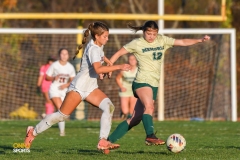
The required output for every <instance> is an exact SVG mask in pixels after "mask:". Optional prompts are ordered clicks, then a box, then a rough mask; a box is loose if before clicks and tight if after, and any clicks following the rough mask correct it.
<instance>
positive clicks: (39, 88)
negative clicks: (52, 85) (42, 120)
mask: <svg viewBox="0 0 240 160" xmlns="http://www.w3.org/2000/svg"><path fill="white" fill-rule="evenodd" d="M41 93H42V92H41V87H39V86H37V95H39V96H40V95H41Z"/></svg>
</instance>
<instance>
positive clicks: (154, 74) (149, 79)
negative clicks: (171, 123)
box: [108, 21, 210, 145]
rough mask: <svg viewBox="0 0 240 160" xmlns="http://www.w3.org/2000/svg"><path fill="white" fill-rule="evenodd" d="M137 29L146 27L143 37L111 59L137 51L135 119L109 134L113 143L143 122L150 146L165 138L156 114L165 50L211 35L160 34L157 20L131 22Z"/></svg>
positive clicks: (134, 90) (203, 40)
mask: <svg viewBox="0 0 240 160" xmlns="http://www.w3.org/2000/svg"><path fill="white" fill-rule="evenodd" d="M128 27H129V28H131V29H133V30H134V31H136V32H137V31H138V30H142V31H143V36H142V37H140V38H136V39H134V40H132V41H131V42H129V43H128V44H126V45H124V46H123V47H122V48H121V49H120V50H119V51H117V52H116V53H115V54H114V55H113V56H112V58H111V59H110V61H111V62H112V63H114V62H115V61H116V60H117V59H118V58H119V57H120V56H122V55H124V54H127V53H133V54H134V55H135V57H136V59H137V61H138V72H137V76H136V78H135V80H134V81H133V84H132V89H133V93H134V96H135V97H136V98H138V100H137V103H136V105H135V108H134V112H133V115H132V117H131V118H129V119H127V120H125V121H123V122H122V123H120V124H119V125H118V127H117V128H116V129H115V130H114V131H113V133H112V134H111V135H110V136H109V137H108V140H109V141H110V142H112V143H114V142H115V141H117V140H118V139H120V138H121V137H122V136H123V135H125V134H126V133H127V132H128V131H129V130H130V129H131V128H132V127H134V126H136V125H138V124H139V123H140V122H141V121H142V122H143V126H144V129H145V132H146V139H145V143H146V144H147V145H163V144H165V142H164V140H161V139H159V138H157V137H156V135H155V134H154V125H153V117H152V116H153V113H154V101H155V100H156V97H157V91H158V85H159V80H160V68H161V63H162V59H163V57H164V53H165V51H166V50H167V49H168V48H171V47H173V46H189V45H193V44H196V43H201V42H205V41H208V40H209V39H210V37H209V36H207V35H206V36H204V37H203V38H202V39H174V38H171V37H167V36H163V35H158V25H157V23H156V22H154V21H147V22H145V24H144V25H142V26H137V27H135V26H132V25H130V24H129V25H128Z"/></svg>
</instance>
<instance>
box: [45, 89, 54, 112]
mask: <svg viewBox="0 0 240 160" xmlns="http://www.w3.org/2000/svg"><path fill="white" fill-rule="evenodd" d="M43 96H44V99H45V113H46V115H48V114H52V113H53V112H54V105H53V103H52V101H51V99H50V98H49V94H48V91H47V92H43Z"/></svg>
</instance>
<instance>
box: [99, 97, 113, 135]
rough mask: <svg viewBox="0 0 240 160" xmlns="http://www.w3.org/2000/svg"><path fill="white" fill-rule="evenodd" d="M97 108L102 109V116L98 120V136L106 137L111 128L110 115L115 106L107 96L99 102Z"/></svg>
mask: <svg viewBox="0 0 240 160" xmlns="http://www.w3.org/2000/svg"><path fill="white" fill-rule="evenodd" d="M99 108H100V109H101V110H102V111H103V113H102V117H101V120H100V136H99V138H100V139H102V138H105V139H107V138H108V135H109V132H110V130H111V125H112V115H113V112H114V109H115V107H114V105H113V104H112V102H111V100H110V99H109V98H105V99H103V100H102V102H101V103H100V105H99Z"/></svg>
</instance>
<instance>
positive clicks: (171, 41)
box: [161, 35, 175, 48]
mask: <svg viewBox="0 0 240 160" xmlns="http://www.w3.org/2000/svg"><path fill="white" fill-rule="evenodd" d="M161 37H162V39H163V41H164V46H166V47H167V48H171V47H173V45H174V41H175V39H174V38H171V37H167V36H163V35H161Z"/></svg>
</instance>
